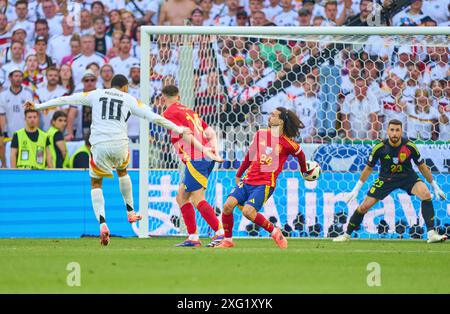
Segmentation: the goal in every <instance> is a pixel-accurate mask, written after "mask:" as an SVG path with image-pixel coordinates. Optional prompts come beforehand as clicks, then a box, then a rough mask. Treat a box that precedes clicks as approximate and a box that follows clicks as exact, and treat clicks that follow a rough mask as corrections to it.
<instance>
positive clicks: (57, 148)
mask: <svg viewBox="0 0 450 314" xmlns="http://www.w3.org/2000/svg"><path fill="white" fill-rule="evenodd" d="M66 125H67V114H66V113H65V112H64V111H55V112H54V113H53V117H52V120H51V127H50V128H49V129H48V130H47V136H48V139H49V141H50V146H49V148H50V155H51V158H52V164H53V165H54V167H55V168H69V164H70V159H69V152H68V150H67V144H66V142H65V141H64V130H65V129H66Z"/></svg>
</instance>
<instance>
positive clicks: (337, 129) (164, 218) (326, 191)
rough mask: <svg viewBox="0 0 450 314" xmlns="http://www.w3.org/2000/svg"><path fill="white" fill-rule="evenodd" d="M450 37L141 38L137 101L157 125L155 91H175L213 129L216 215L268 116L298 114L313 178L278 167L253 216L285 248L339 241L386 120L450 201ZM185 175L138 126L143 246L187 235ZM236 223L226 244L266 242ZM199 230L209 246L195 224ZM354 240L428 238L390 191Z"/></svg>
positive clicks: (336, 33) (421, 33)
mask: <svg viewBox="0 0 450 314" xmlns="http://www.w3.org/2000/svg"><path fill="white" fill-rule="evenodd" d="M449 35H450V32H449V29H448V28H441V27H434V28H423V27H408V28H405V27H404V28H398V27H392V28H388V27H320V28H317V27H316V28H302V27H290V28H289V27H252V28H237V27H229V28H222V27H218V28H208V27H142V42H141V51H142V53H141V56H142V57H141V62H142V63H141V69H142V70H141V71H142V73H141V97H142V98H143V101H144V103H147V104H149V105H150V106H152V107H153V109H154V111H156V112H158V113H162V112H163V111H164V109H165V107H164V104H162V103H161V99H160V96H161V89H162V88H163V87H164V86H165V85H167V84H176V85H177V86H178V87H179V89H180V96H181V102H182V103H183V104H185V105H186V106H188V107H190V108H192V109H193V110H194V111H195V112H196V113H198V115H199V116H200V117H201V118H202V119H203V120H204V121H205V122H206V123H208V124H209V125H210V126H211V127H213V128H214V129H215V130H216V132H217V134H218V136H219V140H220V148H221V154H222V156H223V157H224V159H225V162H224V163H223V164H221V165H216V167H215V170H214V171H213V173H212V174H211V176H210V177H209V185H208V189H207V192H206V198H207V201H208V202H209V203H210V204H211V205H212V206H213V207H215V208H216V213H217V215H220V213H221V210H222V206H223V204H224V202H225V200H226V198H227V195H228V194H229V193H230V191H231V189H232V188H233V187H234V184H235V180H234V178H235V174H236V170H237V169H238V168H239V165H240V163H241V161H242V160H243V158H244V156H245V154H246V152H247V150H248V147H249V144H250V142H251V140H252V138H253V136H254V134H255V132H256V131H257V130H259V129H261V128H265V127H267V121H268V116H269V114H270V113H271V112H272V111H273V110H274V109H275V108H277V107H279V106H282V107H285V108H288V109H291V110H293V111H295V112H296V113H297V115H298V116H299V118H300V119H301V121H302V123H303V124H304V128H303V129H302V130H301V134H300V136H299V138H297V141H298V142H299V143H300V145H301V147H302V149H303V150H304V152H305V154H306V157H307V159H308V160H315V161H317V162H318V163H319V164H320V166H321V167H322V170H323V172H322V175H321V177H320V178H319V180H317V181H314V182H306V181H304V180H303V179H302V177H301V174H300V172H299V165H298V163H297V161H296V160H295V159H293V158H290V159H288V161H287V162H286V163H285V165H284V169H285V170H284V171H283V172H282V173H281V175H280V176H279V178H278V181H277V187H276V189H275V192H274V194H273V195H272V197H271V198H270V199H269V200H268V201H267V203H266V204H265V206H264V207H263V209H262V210H261V213H263V214H264V215H265V216H266V217H267V218H268V219H269V220H270V221H271V222H272V223H274V224H275V225H276V226H278V227H280V228H281V229H282V230H283V233H284V234H285V235H287V236H290V237H335V236H337V235H339V234H342V233H343V232H344V231H345V229H346V225H347V223H348V221H349V217H350V216H351V215H352V213H353V212H354V211H355V209H356V208H357V206H358V204H360V203H361V202H362V200H363V198H364V197H365V195H366V193H367V192H368V190H369V189H370V188H371V186H372V184H373V183H374V182H375V179H376V178H377V175H378V170H379V168H378V167H375V168H374V171H373V173H372V175H371V176H370V177H369V179H368V180H367V182H366V183H365V184H364V186H363V188H362V189H361V191H360V193H359V195H358V197H357V199H356V200H355V201H353V202H350V203H349V204H346V203H345V202H344V198H345V196H346V194H347V193H349V192H350V191H351V190H352V189H353V187H354V186H355V184H356V182H357V181H358V179H359V176H360V172H361V171H362V170H363V168H364V166H365V164H366V162H367V159H368V157H369V154H370V152H371V150H372V147H373V146H374V145H375V144H377V143H379V142H380V140H382V139H384V138H385V136H386V126H387V122H388V121H389V120H391V119H398V120H400V121H402V123H403V126H404V127H403V129H404V135H405V136H406V137H408V138H410V139H411V140H413V141H414V143H415V144H416V146H417V148H418V149H419V151H420V153H421V154H422V156H423V157H424V159H425V161H426V163H427V165H428V166H429V167H430V168H431V170H432V172H433V176H434V179H435V180H437V182H438V183H439V185H440V186H441V188H442V189H443V190H444V191H445V192H446V193H447V195H448V196H450V174H449V169H450V145H449V144H450V142H449V141H450V122H449V119H450V104H449V97H450V86H449V81H448V78H449V73H450V72H449V66H448V64H449V60H448V53H449V46H448V36H449ZM144 52H146V53H144ZM400 163H401V161H400ZM183 167H184V166H183V164H182V163H180V161H179V159H178V157H177V155H176V153H175V151H174V149H173V148H172V147H171V144H170V140H169V136H168V133H167V131H165V130H163V129H161V128H159V127H157V126H153V125H150V126H148V124H147V123H145V122H141V139H140V187H139V188H140V198H139V203H140V204H139V208H140V212H141V214H143V215H144V219H143V222H141V223H140V225H139V235H140V236H141V237H146V236H156V235H164V236H165V235H183V234H186V230H185V228H184V223H183V221H182V216H181V214H180V209H179V208H178V206H177V203H176V200H175V196H176V192H177V190H178V184H179V183H180V180H181V179H182V176H183V173H184V168H183ZM416 170H417V169H416ZM424 181H425V179H424ZM427 184H428V183H427ZM428 186H429V188H430V191H432V188H431V186H430V185H428ZM433 204H434V208H435V212H436V225H437V226H438V227H439V232H440V233H447V234H448V233H450V205H449V203H447V202H445V201H436V200H435V201H434V202H433ZM234 215H235V225H234V230H233V234H234V235H235V236H249V237H264V236H268V234H267V233H266V232H265V231H264V230H262V229H261V230H260V229H259V228H258V227H257V226H255V225H254V224H253V223H252V222H250V221H249V220H247V219H246V218H245V217H243V216H242V214H241V213H240V211H239V210H238V209H235V212H234ZM147 216H148V217H147ZM219 217H220V216H219ZM197 226H198V231H199V233H200V235H201V236H209V235H211V234H212V230H210V228H209V227H208V225H207V224H206V222H205V221H204V220H203V219H202V218H201V216H200V214H199V213H197ZM356 236H357V237H359V238H414V239H419V238H424V237H425V236H426V227H425V226H424V221H423V219H422V217H421V214H420V200H419V199H418V198H417V197H414V196H410V195H408V194H407V193H406V192H405V191H402V190H400V189H399V190H397V191H395V192H394V193H392V194H390V195H389V196H387V197H386V198H385V199H384V200H383V201H381V202H379V203H378V204H377V205H376V206H375V207H374V208H373V209H372V210H371V211H370V212H369V213H368V214H367V215H366V216H365V218H364V221H363V224H362V225H361V228H360V229H359V230H358V231H357V232H356Z"/></svg>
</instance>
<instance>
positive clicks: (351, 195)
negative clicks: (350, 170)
mask: <svg viewBox="0 0 450 314" xmlns="http://www.w3.org/2000/svg"><path fill="white" fill-rule="evenodd" d="M363 184H364V182H362V181H361V180H359V181H358V183H356V185H355V187H354V188H353V190H352V191H351V192H350V193H348V194H347V195H346V196H345V198H344V200H345V202H346V203H347V204H348V203H350V202H351V201H353V200H354V199H355V198H356V197H357V196H358V193H359V190H361V187H362V186H363Z"/></svg>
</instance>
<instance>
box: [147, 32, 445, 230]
mask: <svg viewBox="0 0 450 314" xmlns="http://www.w3.org/2000/svg"><path fill="white" fill-rule="evenodd" d="M151 35H237V36H264V35H266V36H283V35H284V36H286V35H291V36H292V35H294V36H295V35H330V36H333V35H335V36H354V35H360V36H362V35H366V36H369V35H380V36H389V35H391V36H392V35H409V36H418V35H447V36H449V35H450V27H444V26H437V27H401V26H395V27H388V26H376V27H372V26H371V27H365V26H352V27H345V26H341V27H264V26H263V27H237V26H233V27H227V26H225V27H223V26H219V27H216V26H142V27H141V87H140V88H141V89H140V91H141V100H142V102H143V103H144V104H149V102H150V73H149V68H150V36H151ZM149 131H150V130H149V124H148V121H147V120H145V119H140V137H139V212H140V214H141V215H142V220H141V221H140V223H139V237H140V238H147V237H148V232H149V220H148V184H149V182H148V179H149V177H148V176H149V161H148V156H149Z"/></svg>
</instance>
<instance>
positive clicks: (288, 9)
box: [272, 0, 298, 26]
mask: <svg viewBox="0 0 450 314" xmlns="http://www.w3.org/2000/svg"><path fill="white" fill-rule="evenodd" d="M280 5H281V7H282V8H283V10H282V11H281V12H280V13H278V14H276V15H274V17H273V18H272V21H273V22H274V23H275V24H276V25H277V26H298V12H296V11H295V10H294V6H293V5H292V1H291V0H281V1H280Z"/></svg>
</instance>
